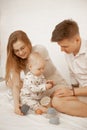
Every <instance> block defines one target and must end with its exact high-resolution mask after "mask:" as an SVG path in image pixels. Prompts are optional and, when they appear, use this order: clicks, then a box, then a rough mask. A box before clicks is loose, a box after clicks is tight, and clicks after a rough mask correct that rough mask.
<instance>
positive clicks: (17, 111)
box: [15, 107, 23, 116]
mask: <svg viewBox="0 0 87 130" xmlns="http://www.w3.org/2000/svg"><path fill="white" fill-rule="evenodd" d="M15 113H16V114H18V115H21V116H23V113H22V112H21V109H20V107H18V108H15Z"/></svg>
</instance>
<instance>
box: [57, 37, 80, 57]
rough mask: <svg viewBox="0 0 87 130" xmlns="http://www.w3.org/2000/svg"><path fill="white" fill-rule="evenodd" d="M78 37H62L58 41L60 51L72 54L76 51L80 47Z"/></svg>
mask: <svg viewBox="0 0 87 130" xmlns="http://www.w3.org/2000/svg"><path fill="white" fill-rule="evenodd" d="M78 43H80V42H79V39H77V38H75V37H74V38H72V39H64V40H61V41H59V42H58V45H59V46H60V47H61V51H64V52H66V53H68V54H70V53H73V54H74V55H75V54H77V53H78V51H79V48H80V44H78Z"/></svg>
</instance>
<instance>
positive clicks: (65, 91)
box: [53, 87, 73, 97]
mask: <svg viewBox="0 0 87 130" xmlns="http://www.w3.org/2000/svg"><path fill="white" fill-rule="evenodd" d="M53 96H57V97H67V96H73V91H72V90H71V89H69V88H65V87H62V88H58V89H57V90H56V91H55V92H54V94H53Z"/></svg>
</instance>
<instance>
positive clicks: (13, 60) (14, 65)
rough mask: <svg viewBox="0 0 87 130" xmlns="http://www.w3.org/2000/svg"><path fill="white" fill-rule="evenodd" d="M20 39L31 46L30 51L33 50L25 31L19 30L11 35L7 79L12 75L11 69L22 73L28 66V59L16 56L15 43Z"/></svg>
mask: <svg viewBox="0 0 87 130" xmlns="http://www.w3.org/2000/svg"><path fill="white" fill-rule="evenodd" d="M18 40H19V41H22V42H24V43H25V44H26V45H27V46H28V47H29V49H30V52H31V50H32V45H31V41H30V39H29V38H28V36H27V35H26V33H25V32H23V31H21V30H17V31H15V32H13V33H12V34H11V35H10V37H9V39H8V44H7V61H6V77H5V78H6V81H7V80H8V79H9V77H10V73H11V70H14V71H16V72H17V73H20V71H21V70H24V69H25V68H26V63H27V59H21V58H20V57H18V56H16V55H15V53H14V50H13V44H14V43H15V42H17V41H18Z"/></svg>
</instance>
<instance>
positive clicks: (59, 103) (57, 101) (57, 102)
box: [52, 97, 64, 112]
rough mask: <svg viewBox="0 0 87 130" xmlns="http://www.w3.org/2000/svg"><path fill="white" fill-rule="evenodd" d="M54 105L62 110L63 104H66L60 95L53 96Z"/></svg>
mask: <svg viewBox="0 0 87 130" xmlns="http://www.w3.org/2000/svg"><path fill="white" fill-rule="evenodd" d="M52 106H53V107H54V108H55V109H57V110H58V111H60V112H62V109H63V106H64V101H63V100H61V99H60V98H58V97H53V99H52Z"/></svg>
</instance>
